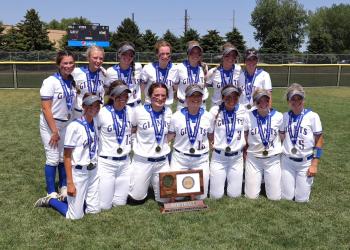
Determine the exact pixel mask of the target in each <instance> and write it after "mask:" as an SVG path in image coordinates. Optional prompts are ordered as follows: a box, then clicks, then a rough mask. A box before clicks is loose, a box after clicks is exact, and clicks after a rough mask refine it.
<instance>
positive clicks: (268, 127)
mask: <svg viewBox="0 0 350 250" xmlns="http://www.w3.org/2000/svg"><path fill="white" fill-rule="evenodd" d="M253 114H254V116H255V117H256V122H257V124H258V130H259V135H260V139H261V141H262V143H263V145H264V147H265V149H267V148H268V145H269V141H270V135H271V112H269V113H268V114H267V122H266V135H265V133H264V130H263V128H262V119H261V116H260V115H259V114H258V111H257V110H254V111H253Z"/></svg>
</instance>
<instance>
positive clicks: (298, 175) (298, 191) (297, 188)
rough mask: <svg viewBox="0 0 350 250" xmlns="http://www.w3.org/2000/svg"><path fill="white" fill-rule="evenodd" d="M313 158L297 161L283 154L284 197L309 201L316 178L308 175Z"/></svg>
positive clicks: (298, 200)
mask: <svg viewBox="0 0 350 250" xmlns="http://www.w3.org/2000/svg"><path fill="white" fill-rule="evenodd" d="M310 165H311V160H306V161H302V162H296V161H293V160H291V159H289V157H288V156H285V155H282V163H281V167H282V199H286V200H293V198H294V199H295V201H297V202H308V201H309V198H310V193H311V186H312V183H313V180H314V178H313V177H309V176H307V170H308V168H309V167H310Z"/></svg>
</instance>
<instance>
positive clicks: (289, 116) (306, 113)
mask: <svg viewBox="0 0 350 250" xmlns="http://www.w3.org/2000/svg"><path fill="white" fill-rule="evenodd" d="M304 98H305V92H304V89H303V87H302V86H301V85H299V84H297V83H293V84H292V85H291V86H290V87H289V88H288V90H287V101H288V105H289V108H290V111H289V112H286V113H284V114H283V131H284V136H285V138H284V141H283V155H282V163H281V166H282V198H283V199H287V200H292V199H293V198H294V200H295V201H297V202H308V201H309V198H310V192H311V186H312V183H313V179H314V176H315V175H316V173H317V166H318V162H319V159H320V157H321V155H322V146H323V135H322V125H321V121H320V117H319V116H318V114H317V113H315V112H313V111H311V110H310V109H306V108H304Z"/></svg>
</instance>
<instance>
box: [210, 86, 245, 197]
mask: <svg viewBox="0 0 350 250" xmlns="http://www.w3.org/2000/svg"><path fill="white" fill-rule="evenodd" d="M240 94H241V90H240V89H238V88H237V87H236V86H234V85H231V84H230V85H226V86H225V87H224V88H223V89H222V91H221V96H222V100H223V102H222V103H221V104H220V105H219V106H214V107H212V108H211V109H210V113H211V114H212V115H213V117H215V127H214V146H213V147H214V151H213V154H212V157H211V162H210V197H211V198H214V199H219V198H222V197H223V195H224V189H225V182H226V180H227V195H228V196H229V197H239V196H241V194H242V180H243V154H242V151H243V147H244V146H245V144H246V141H245V137H244V131H245V130H247V129H248V117H247V112H246V109H245V107H243V106H242V105H240V104H238V99H239V96H240ZM220 99H221V98H220Z"/></svg>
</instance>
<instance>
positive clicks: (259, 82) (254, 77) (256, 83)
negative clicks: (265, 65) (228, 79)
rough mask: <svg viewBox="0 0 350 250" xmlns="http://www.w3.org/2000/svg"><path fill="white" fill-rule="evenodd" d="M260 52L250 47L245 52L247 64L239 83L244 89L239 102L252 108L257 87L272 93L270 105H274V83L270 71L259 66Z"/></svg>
mask: <svg viewBox="0 0 350 250" xmlns="http://www.w3.org/2000/svg"><path fill="white" fill-rule="evenodd" d="M258 59H259V58H258V53H257V51H256V50H254V49H248V50H247V51H246V52H245V56H244V62H245V65H246V68H245V70H243V71H242V72H241V74H240V76H239V80H238V85H239V87H240V88H241V89H242V95H241V97H240V99H239V103H241V104H243V105H245V106H246V108H247V109H248V110H250V109H251V108H252V107H253V105H254V102H253V98H252V97H253V93H254V92H255V90H256V89H258V88H260V89H266V90H267V91H268V92H269V93H270V107H271V105H272V95H271V92H272V85H271V78H270V75H269V73H267V72H266V71H264V70H263V69H259V68H257V64H258Z"/></svg>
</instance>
